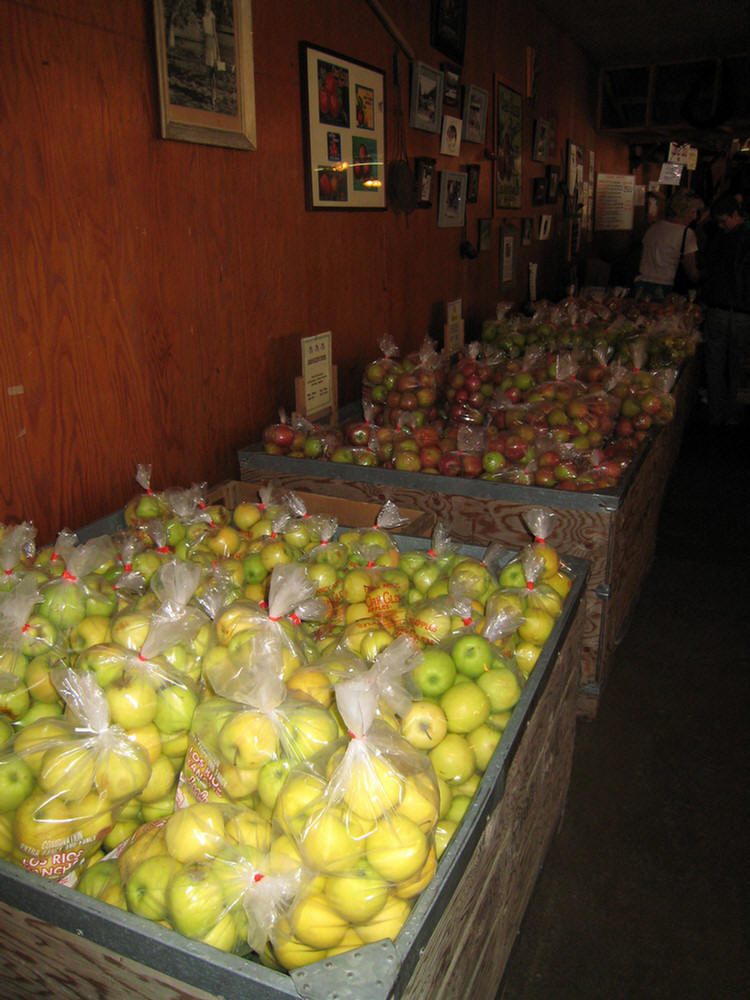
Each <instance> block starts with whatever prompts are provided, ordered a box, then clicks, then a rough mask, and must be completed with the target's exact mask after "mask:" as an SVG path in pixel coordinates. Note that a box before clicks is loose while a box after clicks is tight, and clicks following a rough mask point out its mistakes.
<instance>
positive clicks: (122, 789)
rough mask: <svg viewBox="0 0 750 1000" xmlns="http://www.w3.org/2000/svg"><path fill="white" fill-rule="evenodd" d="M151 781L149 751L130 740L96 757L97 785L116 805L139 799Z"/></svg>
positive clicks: (101, 752)
mask: <svg viewBox="0 0 750 1000" xmlns="http://www.w3.org/2000/svg"><path fill="white" fill-rule="evenodd" d="M122 744H124V745H122ZM150 777H151V764H150V763H149V760H148V756H147V754H146V751H145V750H144V749H143V748H142V747H140V746H139V745H138V744H137V743H136V744H133V743H131V742H130V741H129V740H127V739H124V740H123V741H122V743H114V744H112V745H111V746H108V747H107V748H106V749H105V750H100V751H99V753H98V754H97V756H96V768H95V770H94V783H95V784H96V787H97V788H98V789H99V791H100V792H104V793H106V794H107V795H109V797H110V799H111V801H112V802H113V803H114V802H125V801H126V800H127V799H130V798H132V797H133V796H134V795H138V794H139V793H140V792H142V791H143V789H144V788H145V787H146V785H147V783H148V780H149V778H150Z"/></svg>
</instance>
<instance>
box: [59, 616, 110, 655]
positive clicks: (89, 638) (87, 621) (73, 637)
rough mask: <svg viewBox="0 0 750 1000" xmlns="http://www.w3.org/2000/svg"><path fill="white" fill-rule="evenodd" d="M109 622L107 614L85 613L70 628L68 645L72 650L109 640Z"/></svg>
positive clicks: (97, 644) (98, 644)
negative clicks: (84, 615) (83, 616)
mask: <svg viewBox="0 0 750 1000" xmlns="http://www.w3.org/2000/svg"><path fill="white" fill-rule="evenodd" d="M111 624H112V622H111V619H110V617H109V615H89V614H87V615H86V617H85V618H82V619H81V621H79V622H78V624H77V625H75V626H74V627H73V628H72V629H71V630H70V633H69V635H68V645H69V646H70V648H71V649H72V650H75V651H78V650H81V649H86V648H87V647H88V646H100V645H101V644H102V643H105V642H109V640H110V627H111Z"/></svg>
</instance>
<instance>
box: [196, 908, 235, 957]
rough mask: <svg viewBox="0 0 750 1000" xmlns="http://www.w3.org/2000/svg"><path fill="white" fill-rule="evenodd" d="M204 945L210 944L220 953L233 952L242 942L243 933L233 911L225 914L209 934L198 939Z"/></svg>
mask: <svg viewBox="0 0 750 1000" xmlns="http://www.w3.org/2000/svg"><path fill="white" fill-rule="evenodd" d="M198 940H199V941H202V942H203V944H210V945H211V947H212V948H218V949H219V950H220V951H226V952H232V951H234V950H235V949H236V948H237V946H238V944H239V942H240V941H241V940H242V938H241V931H240V927H239V923H238V920H237V918H236V915H235V913H233V912H232V911H231V910H230V911H228V912H227V913H225V914H224V916H223V917H221V918H220V919H219V920H218V921H217V923H216V924H214V926H213V927H212V928H211V930H210V931H209V932H208V934H204V935H203V937H201V938H198Z"/></svg>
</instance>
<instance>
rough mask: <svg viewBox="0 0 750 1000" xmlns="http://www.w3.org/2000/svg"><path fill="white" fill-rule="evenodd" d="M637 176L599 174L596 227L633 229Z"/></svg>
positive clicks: (597, 180) (595, 216)
mask: <svg viewBox="0 0 750 1000" xmlns="http://www.w3.org/2000/svg"><path fill="white" fill-rule="evenodd" d="M634 195H635V177H633V176H632V175H622V174H597V176H596V210H595V215H594V225H595V227H596V229H599V230H601V229H632V228H633V200H634Z"/></svg>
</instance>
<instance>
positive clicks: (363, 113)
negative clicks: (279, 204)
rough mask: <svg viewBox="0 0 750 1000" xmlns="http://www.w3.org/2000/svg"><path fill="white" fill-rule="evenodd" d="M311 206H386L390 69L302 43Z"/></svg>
mask: <svg viewBox="0 0 750 1000" xmlns="http://www.w3.org/2000/svg"><path fill="white" fill-rule="evenodd" d="M300 76H301V80H302V134H303V140H304V154H305V201H306V205H307V208H308V209H336V210H338V211H341V210H342V209H385V176H384V169H383V168H384V164H385V163H386V155H385V89H384V86H385V74H384V73H383V71H382V70H380V69H377V68H376V67H374V66H368V65H367V64H366V63H361V62H358V61H357V60H356V59H348V58H347V57H346V56H342V55H340V54H339V53H338V52H331V51H330V50H329V49H322V48H320V47H319V46H317V45H311V44H310V43H309V42H301V43H300Z"/></svg>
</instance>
